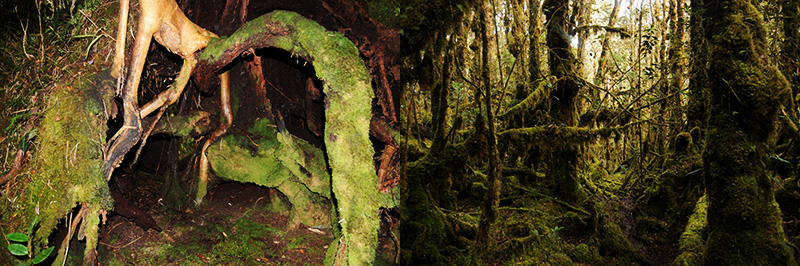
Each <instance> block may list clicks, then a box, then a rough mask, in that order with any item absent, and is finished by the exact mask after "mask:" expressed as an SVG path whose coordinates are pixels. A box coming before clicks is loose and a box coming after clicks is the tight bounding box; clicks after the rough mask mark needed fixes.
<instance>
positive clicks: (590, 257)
mask: <svg viewBox="0 0 800 266" xmlns="http://www.w3.org/2000/svg"><path fill="white" fill-rule="evenodd" d="M571 258H572V260H574V261H575V262H582V263H588V264H591V265H596V264H598V263H600V262H601V261H602V259H603V258H602V257H600V251H599V250H598V249H597V247H596V246H589V245H586V244H583V243H581V244H578V245H576V246H575V247H573V248H572V253H571Z"/></svg>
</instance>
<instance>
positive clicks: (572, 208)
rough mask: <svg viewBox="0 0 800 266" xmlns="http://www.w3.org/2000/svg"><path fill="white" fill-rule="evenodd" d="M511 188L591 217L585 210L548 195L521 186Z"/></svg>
mask: <svg viewBox="0 0 800 266" xmlns="http://www.w3.org/2000/svg"><path fill="white" fill-rule="evenodd" d="M512 187H514V188H516V189H519V190H522V191H524V192H526V193H530V194H534V195H536V196H540V197H544V198H548V199H550V200H552V201H553V202H555V203H558V204H561V205H562V206H564V207H567V209H570V210H573V211H576V212H579V213H581V214H584V215H586V216H592V214H591V213H589V212H587V211H586V210H584V209H581V208H578V207H575V206H572V205H571V204H569V203H566V202H564V201H561V200H559V199H556V198H554V197H552V196H550V195H545V194H542V193H539V192H537V191H534V190H530V189H527V188H525V187H522V186H517V185H512Z"/></svg>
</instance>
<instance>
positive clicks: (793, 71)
mask: <svg viewBox="0 0 800 266" xmlns="http://www.w3.org/2000/svg"><path fill="white" fill-rule="evenodd" d="M781 10H782V12H783V37H784V39H783V49H782V51H781V53H782V56H781V66H782V68H781V71H783V74H784V75H786V79H788V80H789V83H790V84H791V86H792V92H793V95H794V94H797V93H799V92H800V1H797V0H784V1H783V4H782V6H781Z"/></svg>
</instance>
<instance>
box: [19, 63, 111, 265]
mask: <svg viewBox="0 0 800 266" xmlns="http://www.w3.org/2000/svg"><path fill="white" fill-rule="evenodd" d="M92 79H95V76H91V75H89V76H82V77H78V78H77V79H75V80H74V82H72V83H69V84H62V85H60V86H56V87H55V88H54V90H53V92H52V93H51V94H49V95H47V96H46V103H47V109H46V110H47V111H46V112H45V114H44V118H43V119H42V122H41V125H40V126H39V132H38V143H37V147H38V149H37V150H36V151H35V153H34V154H33V156H32V157H33V159H32V162H31V163H30V164H29V165H28V170H29V171H30V172H29V173H30V174H29V175H26V176H25V177H26V178H28V179H29V182H25V183H24V186H25V188H24V192H23V194H24V195H25V204H24V205H21V206H17V207H16V208H15V209H13V210H11V211H12V214H11V215H10V216H11V217H17V218H16V219H20V220H21V221H27V222H23V223H22V224H25V223H29V221H30V220H31V219H32V218H33V216H34V215H36V213H35V211H34V209H38V210H39V218H38V220H39V221H40V222H39V229H38V230H37V231H36V234H35V235H34V236H33V240H34V243H41V244H42V245H43V244H46V242H47V237H48V236H49V234H50V232H51V231H52V230H53V229H54V228H55V226H56V224H57V223H58V220H59V219H60V218H62V217H64V216H66V214H67V213H68V212H70V211H71V210H72V208H73V207H75V205H76V204H78V203H89V206H91V208H90V213H89V214H87V219H88V220H87V221H84V224H86V225H88V226H87V230H86V231H85V232H86V233H87V237H88V238H89V240H88V243H87V244H88V245H89V249H87V250H90V249H92V250H93V249H94V247H95V246H96V241H97V225H98V223H99V218H98V217H97V215H98V211H99V209H100V208H102V209H106V210H110V209H111V208H113V205H112V201H111V198H110V197H109V195H108V186H107V183H106V182H105V178H103V176H102V166H103V156H102V147H103V143H104V142H105V130H106V126H105V121H106V117H105V113H104V112H105V109H104V107H103V106H110V102H109V100H107V99H111V97H110V96H111V93H113V90H109V89H110V88H112V87H111V86H110V84H113V82H112V81H110V80H103V81H101V83H102V84H100V85H97V84H93V83H92V82H91V81H90V80H92ZM19 229H21V228H17V229H13V228H12V229H11V230H13V231H18V232H22V231H25V230H19ZM37 245H39V244H37Z"/></svg>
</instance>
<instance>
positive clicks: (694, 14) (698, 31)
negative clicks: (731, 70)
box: [686, 0, 708, 146]
mask: <svg viewBox="0 0 800 266" xmlns="http://www.w3.org/2000/svg"><path fill="white" fill-rule="evenodd" d="M705 1H706V0H692V1H691V4H690V5H691V10H692V11H691V12H690V13H689V14H690V17H689V28H690V29H689V30H690V35H691V41H690V44H689V45H690V47H691V53H692V55H691V58H692V60H691V64H690V65H691V70H690V73H691V74H690V75H689V103H688V105H689V106H688V107H687V110H686V127H687V130H688V131H689V132H691V133H692V138H693V139H695V140H700V139H702V137H703V131H704V129H703V127H704V121H705V117H706V110H707V109H708V97H707V96H708V88H707V84H708V82H707V79H708V78H707V75H708V71H707V69H708V67H707V65H706V62H708V53H707V51H708V50H707V47H706V37H705V28H706V26H705V24H706V22H705V21H704V20H703V16H701V14H702V12H701V11H702V10H705ZM695 143H696V144H700V143H701V142H700V141H696V142H695ZM698 146H699V145H698Z"/></svg>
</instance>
